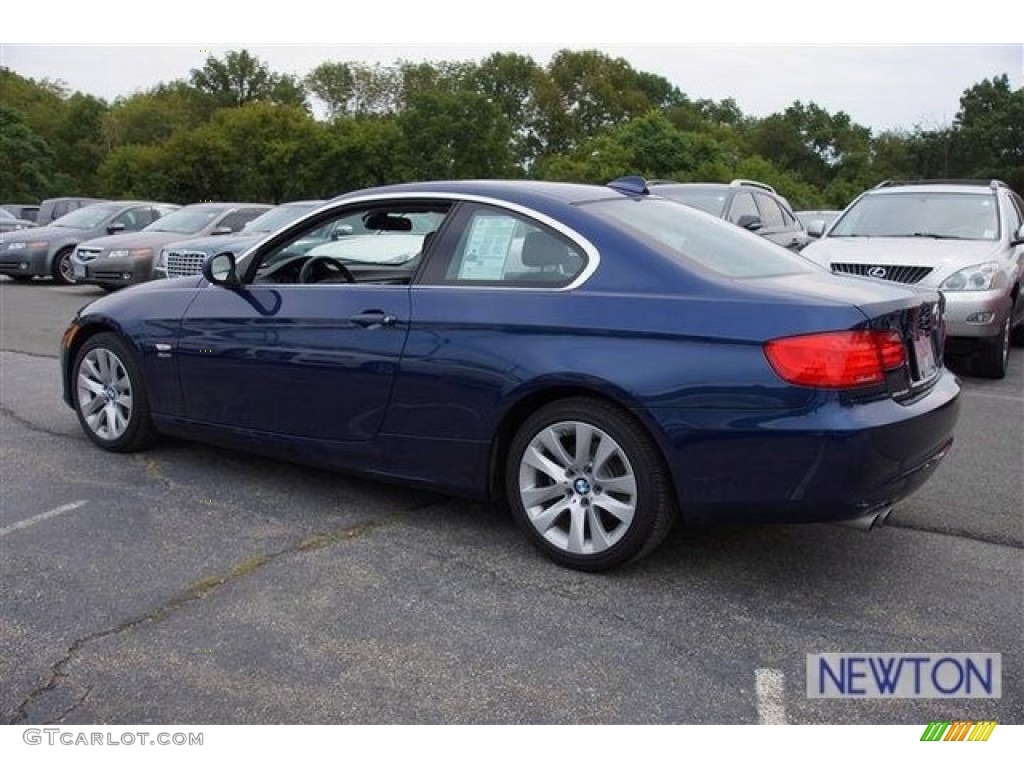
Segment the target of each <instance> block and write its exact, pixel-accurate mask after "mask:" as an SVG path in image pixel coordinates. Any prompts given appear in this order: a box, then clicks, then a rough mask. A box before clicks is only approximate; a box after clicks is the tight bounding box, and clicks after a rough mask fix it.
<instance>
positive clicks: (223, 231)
mask: <svg viewBox="0 0 1024 768" xmlns="http://www.w3.org/2000/svg"><path fill="white" fill-rule="evenodd" d="M233 231H234V230H233V229H231V227H214V228H213V229H212V230H211V231H210V234H211V235H230V234H231V233H232V232H233Z"/></svg>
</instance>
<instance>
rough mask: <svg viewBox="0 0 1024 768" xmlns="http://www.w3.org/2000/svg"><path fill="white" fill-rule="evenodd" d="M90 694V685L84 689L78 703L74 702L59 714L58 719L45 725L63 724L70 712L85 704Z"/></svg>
mask: <svg viewBox="0 0 1024 768" xmlns="http://www.w3.org/2000/svg"><path fill="white" fill-rule="evenodd" d="M90 693H92V686H91V685H90V686H87V687H86V689H85V693H83V694H82V697H81V698H80V699H79V700H78V701H76V702H75V703H74V704H72V705H71V706H70V707H68V708H67V709H65V710H64V711H63V712H61V714H60V717H56V718H54V719H53V720H50V721H48V722H46V723H45V725H54V724H55V723H60V722H63V720H64V718H65V717H67V716H68V715H70V714H71V713H72V712H74V711H75V710H76V709H78V708H79V707H80V706H82V705H83V704H85V700H86V699H88V698H89V694H90Z"/></svg>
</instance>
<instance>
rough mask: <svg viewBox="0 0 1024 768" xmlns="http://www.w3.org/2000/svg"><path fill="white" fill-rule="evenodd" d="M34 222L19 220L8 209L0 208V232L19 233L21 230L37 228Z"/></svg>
mask: <svg viewBox="0 0 1024 768" xmlns="http://www.w3.org/2000/svg"><path fill="white" fill-rule="evenodd" d="M35 225H36V223H35V222H34V221H28V220H27V219H19V218H17V217H16V216H14V215H13V214H12V213H11V212H10V211H8V210H7V209H6V208H0V232H17V231H18V230H19V229H31V228H33V227H35Z"/></svg>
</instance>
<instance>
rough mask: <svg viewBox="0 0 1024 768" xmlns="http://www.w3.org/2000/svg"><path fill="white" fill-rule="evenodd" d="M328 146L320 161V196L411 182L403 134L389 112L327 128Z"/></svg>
mask: <svg viewBox="0 0 1024 768" xmlns="http://www.w3.org/2000/svg"><path fill="white" fill-rule="evenodd" d="M327 133H328V139H327V141H328V144H327V149H326V151H325V152H324V154H323V155H322V157H321V160H320V169H321V170H320V173H319V175H318V182H317V183H318V184H319V187H318V188H319V189H320V190H322V192H321V193H320V195H321V196H323V197H333V196H334V195H340V194H342V193H344V192H349V191H351V190H354V189H362V188H365V187H374V186H378V185H381V184H390V183H394V182H399V181H412V180H414V179H415V178H416V174H415V173H414V172H413V170H412V169H411V168H410V167H409V166H408V164H407V162H406V157H407V156H408V151H407V149H406V145H405V137H404V135H403V133H402V129H401V128H400V127H399V125H398V118H397V117H395V116H392V115H360V116H356V117H351V118H342V119H339V120H335V121H334V122H333V123H332V124H331V125H329V126H328V127H327Z"/></svg>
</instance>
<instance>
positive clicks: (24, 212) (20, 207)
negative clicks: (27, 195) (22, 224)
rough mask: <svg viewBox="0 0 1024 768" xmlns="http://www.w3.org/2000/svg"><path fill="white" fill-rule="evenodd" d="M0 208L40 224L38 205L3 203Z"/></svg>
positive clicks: (17, 216)
mask: <svg viewBox="0 0 1024 768" xmlns="http://www.w3.org/2000/svg"><path fill="white" fill-rule="evenodd" d="M0 208H2V209H4V210H5V211H7V212H8V213H9V214H11V216H13V217H14V218H16V219H24V220H25V221H31V222H32V223H33V224H38V222H37V219H38V218H39V206H38V205H33V204H31V203H3V204H2V205H0Z"/></svg>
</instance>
